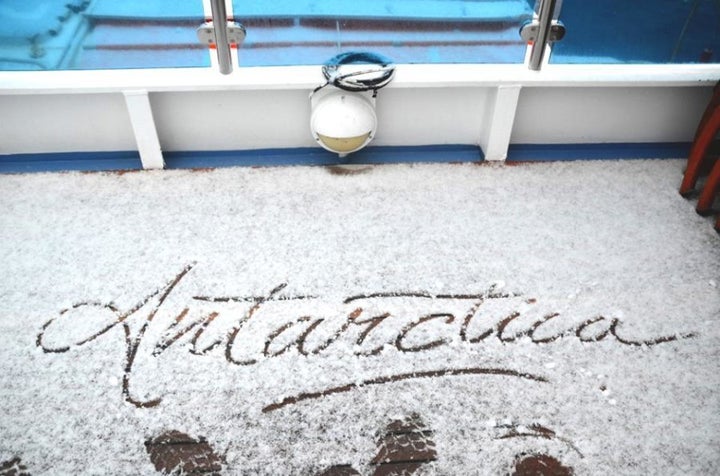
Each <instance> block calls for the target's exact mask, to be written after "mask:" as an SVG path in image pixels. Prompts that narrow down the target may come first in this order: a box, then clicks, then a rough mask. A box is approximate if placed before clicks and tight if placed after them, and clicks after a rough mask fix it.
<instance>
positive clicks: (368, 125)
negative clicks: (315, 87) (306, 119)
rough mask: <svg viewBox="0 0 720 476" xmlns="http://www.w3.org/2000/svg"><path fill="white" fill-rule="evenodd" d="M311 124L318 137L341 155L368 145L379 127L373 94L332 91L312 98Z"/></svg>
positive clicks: (325, 145)
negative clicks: (371, 95)
mask: <svg viewBox="0 0 720 476" xmlns="http://www.w3.org/2000/svg"><path fill="white" fill-rule="evenodd" d="M310 127H311V129H312V133H313V136H314V137H315V140H316V141H318V143H319V144H320V145H321V146H322V147H323V148H325V149H327V150H329V151H331V152H335V153H337V154H339V155H340V156H341V157H343V156H345V155H347V154H349V153H351V152H355V151H357V150H360V149H362V148H363V147H365V146H366V145H367V144H368V143H369V142H370V141H371V140H372V138H373V136H374V134H375V130H376V128H377V116H376V115H375V107H374V104H373V101H372V98H371V97H368V96H367V95H366V94H364V93H350V92H346V91H331V92H328V93H326V94H318V97H316V98H313V102H312V115H311V117H310Z"/></svg>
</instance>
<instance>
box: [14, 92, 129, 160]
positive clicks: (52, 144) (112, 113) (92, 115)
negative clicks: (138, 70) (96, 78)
mask: <svg viewBox="0 0 720 476" xmlns="http://www.w3.org/2000/svg"><path fill="white" fill-rule="evenodd" d="M135 147H136V146H135V140H134V137H133V131H132V128H131V127H130V121H128V115H127V110H126V107H125V101H124V100H123V95H122V94H121V93H119V92H118V93H114V94H84V95H80V96H78V95H67V94H56V95H51V94H46V95H42V96H34V95H26V96H5V95H2V94H0V154H24V153H43V152H106V151H126V150H134V149H135Z"/></svg>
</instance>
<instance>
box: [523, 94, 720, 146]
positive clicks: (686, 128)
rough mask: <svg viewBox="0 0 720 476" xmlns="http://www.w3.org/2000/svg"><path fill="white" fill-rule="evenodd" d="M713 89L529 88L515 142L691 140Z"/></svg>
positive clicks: (524, 97)
mask: <svg viewBox="0 0 720 476" xmlns="http://www.w3.org/2000/svg"><path fill="white" fill-rule="evenodd" d="M709 98H710V88H672V87H670V88H663V87H657V88H643V87H636V88H627V87H622V88H620V87H618V88H562V87H558V88H524V89H523V91H522V93H521V94H520V102H519V104H518V111H517V118H516V121H515V127H514V129H513V134H512V139H511V141H512V142H513V143H520V144H563V143H568V144H571V143H598V142H685V141H691V140H692V138H693V134H694V132H695V128H696V127H697V123H698V120H699V118H700V115H701V114H702V111H703V110H704V108H705V106H706V105H707V102H708V99H709Z"/></svg>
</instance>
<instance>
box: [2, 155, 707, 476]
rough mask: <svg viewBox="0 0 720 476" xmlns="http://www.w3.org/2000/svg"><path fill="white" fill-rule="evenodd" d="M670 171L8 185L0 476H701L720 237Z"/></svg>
mask: <svg viewBox="0 0 720 476" xmlns="http://www.w3.org/2000/svg"><path fill="white" fill-rule="evenodd" d="M682 169H683V161H682V160H662V161H645V160H640V161H602V162H600V161H585V162H569V163H543V164H533V165H530V164H526V165H522V164H521V165H514V166H511V165H506V164H483V165H475V164H460V165H451V164H442V165H440V164H436V165H386V166H376V167H373V168H369V169H367V170H365V171H364V172H363V173H358V174H350V175H347V174H338V173H333V171H332V170H330V169H326V168H322V167H315V168H311V167H288V168H259V169H251V168H228V169H216V170H203V171H189V170H187V171H141V172H135V173H120V174H114V173H92V174H82V173H64V174H29V175H4V176H0V204H2V205H1V206H2V212H1V213H0V262H2V264H3V272H2V275H0V276H1V277H0V335H1V336H2V338H3V341H4V342H3V345H2V346H1V347H0V376H1V377H0V382H2V385H0V435H2V438H0V469H2V468H3V465H2V462H6V464H5V467H7V468H9V467H11V466H12V467H14V468H16V469H18V470H19V469H20V468H24V470H25V471H26V472H28V473H30V474H33V475H41V474H154V473H155V472H156V468H159V467H163V466H162V465H163V464H164V463H163V461H164V462H167V461H168V460H171V459H172V458H169V457H167V455H164V456H163V451H165V450H164V449H163V445H164V444H168V442H170V443H172V442H174V444H176V446H175V448H176V449H177V448H180V447H181V446H182V445H186V446H183V448H185V449H183V450H179V449H178V450H177V451H179V452H181V453H182V451H186V453H184V454H186V456H187V455H190V456H193V455H194V456H195V460H194V461H195V463H193V464H196V466H195V469H203V468H204V469H208V470H216V471H217V470H218V469H219V470H220V471H222V473H223V474H272V475H277V474H303V475H305V474H307V475H319V474H322V473H323V472H324V471H329V472H328V473H326V474H336V475H337V474H358V473H359V474H364V475H369V474H394V473H392V470H393V467H391V466H392V465H390V463H396V464H397V463H402V461H401V460H402V458H401V457H400V456H398V455H399V454H400V453H402V451H401V449H402V448H406V447H407V445H409V446H410V447H412V448H414V450H415V456H413V457H414V458H416V460H419V461H420V463H418V464H415V466H413V468H412V469H411V471H413V473H412V474H440V475H449V474H506V473H513V472H514V471H516V472H517V474H524V473H521V472H520V469H521V468H527V467H530V466H532V464H533V463H532V461H531V460H532V459H533V458H535V462H536V463H537V464H539V465H542V464H541V463H538V461H544V462H545V463H548V462H552V463H553V464H555V463H557V465H559V466H558V467H559V468H560V469H562V468H565V469H568V468H573V470H574V471H575V473H576V474H633V475H634V474H712V473H714V472H715V471H716V468H717V467H718V464H719V463H720V450H719V448H720V432H719V431H718V428H720V393H718V388H720V372H719V371H718V370H719V368H718V367H719V366H720V364H719V363H718V362H719V360H718V357H719V354H718V349H719V348H720V347H719V344H720V331H719V330H718V328H719V324H720V289H719V288H718V283H720V237H719V236H718V234H717V233H715V231H713V228H712V223H711V221H710V219H703V218H701V217H699V216H697V215H696V214H695V213H694V210H693V205H694V204H693V203H692V202H688V201H686V200H684V199H683V198H681V197H680V196H679V195H678V193H677V186H678V185H679V183H680V180H681V176H682ZM335 172H337V171H335ZM191 443H192V444H191ZM188 445H189V446H188ZM403 445H406V446H403ZM188 448H189V449H188ZM193 448H194V449H193ZM418 455H419V456H418ZM405 457H406V456H405ZM383 462H385V463H386V464H383ZM405 462H406V463H407V461H405ZM545 463H543V464H545ZM188 464H189V463H188ZM548 464H549V463H548ZM203 465H204V466H203ZM331 468H334V469H332V470H331ZM394 468H395V469H397V468H398V467H397V466H395V467H394ZM519 468H520V469H519ZM186 469H192V468H191V467H190V466H187V467H186ZM405 469H406V470H407V469H408V467H406V468H405ZM332 471H334V472H332ZM342 471H344V473H343V472H342ZM352 471H355V473H353V472H352ZM383 471H385V472H384V473H383Z"/></svg>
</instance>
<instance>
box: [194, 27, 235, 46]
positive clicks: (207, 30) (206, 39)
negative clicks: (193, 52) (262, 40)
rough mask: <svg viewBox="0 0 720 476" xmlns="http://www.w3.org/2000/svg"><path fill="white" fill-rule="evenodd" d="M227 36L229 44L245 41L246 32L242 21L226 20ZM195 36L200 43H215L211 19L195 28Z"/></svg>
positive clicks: (212, 44)
mask: <svg viewBox="0 0 720 476" xmlns="http://www.w3.org/2000/svg"><path fill="white" fill-rule="evenodd" d="M226 30H227V38H228V43H230V44H231V45H241V44H242V42H243V41H245V37H246V36H247V32H246V30H245V27H244V26H243V25H242V23H237V22H234V21H229V22H227V28H226ZM197 37H198V40H200V43H201V44H203V45H207V46H215V45H217V38H216V37H215V26H214V25H213V22H212V21H208V22H205V23H203V24H202V25H200V27H199V28H198V29H197Z"/></svg>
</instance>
